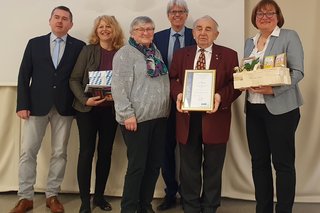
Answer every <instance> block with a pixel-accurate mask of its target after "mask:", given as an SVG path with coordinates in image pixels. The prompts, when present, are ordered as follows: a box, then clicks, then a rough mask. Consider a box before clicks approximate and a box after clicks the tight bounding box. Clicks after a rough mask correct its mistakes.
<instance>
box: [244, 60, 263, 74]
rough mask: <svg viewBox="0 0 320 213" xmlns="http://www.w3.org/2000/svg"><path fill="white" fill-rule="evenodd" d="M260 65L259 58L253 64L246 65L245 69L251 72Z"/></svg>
mask: <svg viewBox="0 0 320 213" xmlns="http://www.w3.org/2000/svg"><path fill="white" fill-rule="evenodd" d="M258 63H259V58H256V59H254V60H252V61H251V63H245V64H244V66H243V67H244V69H245V70H247V71H251V70H253V68H254V66H255V65H256V64H258Z"/></svg>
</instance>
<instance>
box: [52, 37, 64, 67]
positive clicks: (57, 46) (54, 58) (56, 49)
mask: <svg viewBox="0 0 320 213" xmlns="http://www.w3.org/2000/svg"><path fill="white" fill-rule="evenodd" d="M54 41H55V43H56V44H55V46H54V48H53V52H52V61H53V65H54V67H55V68H57V66H58V64H59V53H60V44H61V41H62V39H61V38H56V39H55V40H54Z"/></svg>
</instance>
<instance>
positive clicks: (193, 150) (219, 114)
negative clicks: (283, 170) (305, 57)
mask: <svg viewBox="0 0 320 213" xmlns="http://www.w3.org/2000/svg"><path fill="white" fill-rule="evenodd" d="M218 34H219V32H218V24H217V22H216V21H215V20H214V19H213V18H211V17H210V16H204V17H201V18H199V19H198V20H196V21H195V23H194V27H193V36H194V38H195V40H196V42H197V45H194V46H189V47H185V48H182V49H180V50H178V51H176V52H175V53H174V56H173V60H172V64H171V67H170V83H171V96H172V98H173V99H174V100H175V101H176V106H177V110H178V112H177V115H176V119H177V141H178V142H179V144H180V164H181V168H180V181H181V193H182V198H183V201H184V202H183V203H184V211H185V212H186V213H187V212H188V213H189V212H190V213H191V212H202V213H206V212H211V213H212V212H216V209H217V208H218V207H219V206H220V197H221V173H222V168H223V163H224V158H225V153H226V143H227V141H228V138H229V132H230V123H231V104H232V102H233V101H234V100H235V99H236V98H237V97H238V96H239V95H240V94H241V92H240V91H239V90H235V89H234V87H233V68H234V67H235V66H238V56H237V53H236V52H235V51H234V50H231V49H229V48H226V47H223V46H219V45H216V44H214V40H215V39H216V38H217V36H218ZM201 52H203V53H204V55H205V63H204V64H205V66H204V67H203V68H204V69H214V70H216V83H215V84H216V86H215V95H214V102H215V103H214V109H213V110H212V111H207V112H196V111H189V112H187V111H183V110H182V109H181V105H182V92H183V84H184V75H185V70H188V69H199V67H197V61H198V60H199V57H200V55H201ZM200 58H201V57H200ZM202 169H203V171H202V172H201V170H202ZM201 174H202V175H201ZM201 189H202V193H201Z"/></svg>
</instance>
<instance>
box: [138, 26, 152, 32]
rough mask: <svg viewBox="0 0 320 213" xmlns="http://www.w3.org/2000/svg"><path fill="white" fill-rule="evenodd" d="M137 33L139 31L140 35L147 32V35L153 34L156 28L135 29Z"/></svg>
mask: <svg viewBox="0 0 320 213" xmlns="http://www.w3.org/2000/svg"><path fill="white" fill-rule="evenodd" d="M134 30H135V31H138V32H139V33H144V32H147V33H151V32H153V31H154V28H142V27H140V28H136V29H134Z"/></svg>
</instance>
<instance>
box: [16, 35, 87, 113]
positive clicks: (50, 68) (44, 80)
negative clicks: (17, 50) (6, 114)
mask: <svg viewBox="0 0 320 213" xmlns="http://www.w3.org/2000/svg"><path fill="white" fill-rule="evenodd" d="M84 45H85V43H84V42H82V41H80V40H78V39H75V38H73V37H71V36H69V35H68V36H67V40H66V46H65V50H64V53H63V56H62V58H61V60H60V63H59V65H58V67H57V69H55V67H54V65H53V62H52V59H51V54H50V33H49V34H47V35H44V36H40V37H36V38H33V39H31V40H29V42H28V44H27V47H26V50H25V52H24V55H23V59H22V62H21V66H20V70H19V77H18V89H17V111H20V110H30V111H31V115H33V116H43V115H47V114H48V112H49V111H50V109H51V108H52V106H55V107H56V108H57V111H58V112H59V113H60V114H61V115H63V116H69V115H73V114H74V109H73V108H72V102H73V98H74V97H73V93H72V92H71V90H70V88H69V77H70V74H71V72H72V69H73V66H74V64H75V62H76V60H77V58H78V55H79V53H80V51H81V49H82V47H83V46H84Z"/></svg>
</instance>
